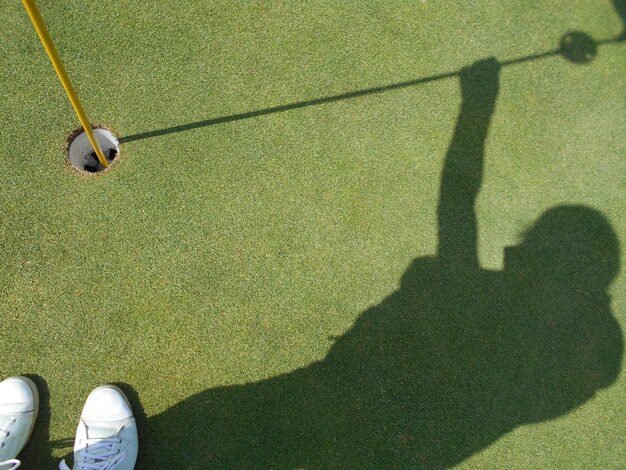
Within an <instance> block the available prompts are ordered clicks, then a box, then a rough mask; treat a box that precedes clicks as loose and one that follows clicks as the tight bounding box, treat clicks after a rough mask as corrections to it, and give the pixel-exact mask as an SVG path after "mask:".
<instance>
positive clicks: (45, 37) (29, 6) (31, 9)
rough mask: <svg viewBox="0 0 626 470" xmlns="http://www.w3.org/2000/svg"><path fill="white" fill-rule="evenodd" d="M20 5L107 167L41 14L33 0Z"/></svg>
mask: <svg viewBox="0 0 626 470" xmlns="http://www.w3.org/2000/svg"><path fill="white" fill-rule="evenodd" d="M22 3H23V4H24V8H26V11H27V12H28V16H30V20H31V21H32V22H33V26H35V30H37V34H39V38H40V39H41V42H42V43H43V47H44V48H45V49H46V52H47V53H48V57H49V58H50V62H52V65H53V66H54V69H55V70H56V72H57V75H58V76H59V80H61V83H62V84H63V88H65V93H67V96H68V98H69V99H70V101H71V103H72V106H73V107H74V111H76V114H77V115H78V119H79V120H80V123H81V124H82V126H83V129H85V132H86V133H87V137H89V142H91V146H92V147H93V149H94V150H95V151H96V155H97V156H98V160H99V161H100V164H101V165H102V166H103V167H105V168H106V167H108V166H109V162H107V159H106V158H104V154H103V153H102V149H101V148H100V144H99V143H98V141H97V140H96V137H95V135H94V133H93V129H92V128H91V123H90V122H89V120H88V119H87V115H86V114H85V110H84V109H83V107H82V106H81V104H80V101H79V100H78V96H77V95H76V92H75V91H74V87H73V86H72V82H70V77H68V76H67V72H66V71H65V67H63V62H61V57H59V53H58V52H57V49H56V47H54V43H53V42H52V38H51V37H50V33H49V32H48V28H46V24H45V23H44V21H43V18H42V17H41V13H39V9H38V8H37V5H36V3H35V0H22Z"/></svg>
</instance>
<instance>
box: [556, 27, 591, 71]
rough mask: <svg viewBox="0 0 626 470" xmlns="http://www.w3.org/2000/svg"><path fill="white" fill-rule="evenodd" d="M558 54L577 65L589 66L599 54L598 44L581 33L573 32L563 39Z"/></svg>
mask: <svg viewBox="0 0 626 470" xmlns="http://www.w3.org/2000/svg"><path fill="white" fill-rule="evenodd" d="M558 53H559V54H561V55H562V56H563V57H564V58H565V59H567V60H569V61H570V62H573V63H575V64H588V63H590V62H591V61H592V60H593V58H594V57H595V56H596V54H597V53H598V44H597V43H596V41H594V39H593V38H592V37H591V36H589V35H588V34H585V33H583V32H581V31H573V32H569V33H567V34H565V35H564V36H563V37H562V38H561V44H560V45H559V49H558Z"/></svg>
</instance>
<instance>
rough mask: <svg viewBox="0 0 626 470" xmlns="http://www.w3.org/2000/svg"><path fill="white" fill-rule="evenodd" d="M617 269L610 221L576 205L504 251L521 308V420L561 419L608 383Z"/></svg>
mask: <svg viewBox="0 0 626 470" xmlns="http://www.w3.org/2000/svg"><path fill="white" fill-rule="evenodd" d="M619 269H620V255H619V243H618V239H617V235H616V234H615V232H614V230H613V229H612V227H611V225H610V223H609V222H608V220H607V219H606V218H605V217H604V216H603V215H602V214H601V213H600V212H598V211H597V210H595V209H591V208H589V207H585V206H580V205H568V206H559V207H555V208H552V209H550V210H548V211H547V212H545V213H544V214H543V215H542V216H541V217H540V218H539V219H538V220H537V222H536V223H535V224H534V225H533V226H532V227H531V228H530V229H528V230H527V231H526V232H525V233H524V236H523V240H522V242H521V243H520V244H519V245H518V246H516V247H513V248H508V249H507V250H506V253H505V271H504V272H505V274H507V275H508V276H510V277H511V278H512V281H513V282H512V283H511V284H515V285H516V286H517V292H516V294H517V295H516V296H515V298H517V299H519V300H518V305H522V306H523V307H524V308H523V309H521V310H520V311H518V312H517V313H518V315H517V316H516V322H517V327H516V330H517V331H516V334H515V336H516V338H515V342H516V343H517V349H518V351H520V352H521V353H522V354H521V358H523V362H524V363H521V361H519V360H518V363H517V364H515V366H516V367H515V368H514V369H515V370H516V376H517V380H516V384H517V387H518V394H517V396H516V401H518V403H519V404H520V413H521V415H520V419H521V421H523V422H536V421H541V420H545V419H550V418H554V417H556V416H559V415H561V414H564V413H566V412H568V411H570V410H572V409H574V408H575V407H577V406H579V405H581V404H582V403H584V402H586V401H587V400H589V399H590V398H591V397H593V395H594V394H595V393H596V392H597V391H598V390H599V389H602V388H605V387H608V386H609V385H610V384H612V383H613V382H614V381H615V380H616V379H617V376H618V374H619V371H620V368H621V363H622V355H623V349H624V339H623V335H622V332H621V329H620V326H619V324H618V323H617V321H616V319H615V318H614V316H613V315H612V312H611V308H610V298H609V296H608V294H607V289H608V287H609V286H610V284H611V282H612V281H613V280H614V279H615V277H616V276H617V274H618V273H619Z"/></svg>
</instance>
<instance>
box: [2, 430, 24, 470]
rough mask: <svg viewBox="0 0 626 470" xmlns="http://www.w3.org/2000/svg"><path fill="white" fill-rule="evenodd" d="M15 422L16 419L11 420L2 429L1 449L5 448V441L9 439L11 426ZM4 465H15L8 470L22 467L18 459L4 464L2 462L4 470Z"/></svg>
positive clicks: (6, 461)
mask: <svg viewBox="0 0 626 470" xmlns="http://www.w3.org/2000/svg"><path fill="white" fill-rule="evenodd" d="M15 421H16V420H15V419H10V420H9V421H8V422H7V424H5V426H4V427H3V428H2V429H0V448H2V447H4V440H5V439H6V438H7V437H9V434H11V433H10V432H9V429H10V428H11V426H13V424H14V423H15ZM4 465H13V466H12V467H11V468H7V469H6V470H15V469H16V468H17V467H19V466H20V465H22V462H20V461H19V460H17V459H10V460H5V461H4V462H0V468H2V467H3V466H4Z"/></svg>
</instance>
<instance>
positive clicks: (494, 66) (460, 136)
mask: <svg viewBox="0 0 626 470" xmlns="http://www.w3.org/2000/svg"><path fill="white" fill-rule="evenodd" d="M499 70H500V66H499V64H498V62H497V61H496V60H495V59H487V60H483V61H480V62H477V63H476V64H474V65H472V66H471V67H467V68H465V69H463V70H462V71H461V73H460V77H461V92H462V95H463V103H462V104H461V111H460V113H459V118H458V120H457V124H456V128H455V130H454V136H453V138H452V142H451V143H450V147H449V149H448V153H447V155H446V160H445V163H444V168H443V173H442V176H441V194H440V197H439V209H438V223H439V252H438V256H439V257H440V259H441V260H442V261H444V262H445V263H446V264H448V265H452V264H454V265H456V266H460V267H478V253H477V222H476V214H475V204H476V198H477V196H478V192H479V190H480V184H481V181H482V173H483V160H484V153H485V140H486V139H487V132H488V129H489V124H490V122H491V115H492V114H493V111H494V108H495V102H496V97H497V95H498V85H499Z"/></svg>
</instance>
